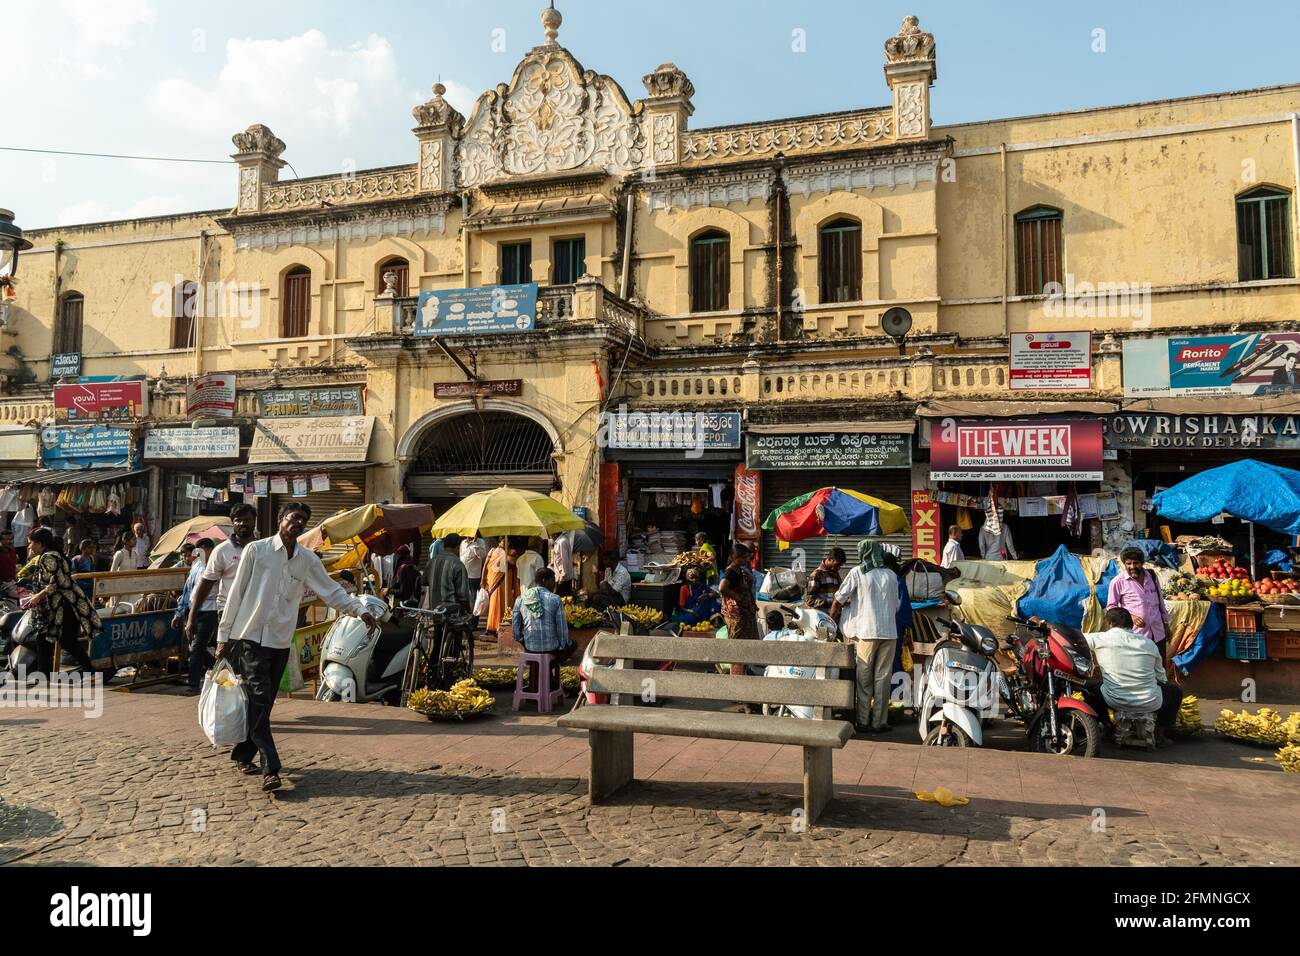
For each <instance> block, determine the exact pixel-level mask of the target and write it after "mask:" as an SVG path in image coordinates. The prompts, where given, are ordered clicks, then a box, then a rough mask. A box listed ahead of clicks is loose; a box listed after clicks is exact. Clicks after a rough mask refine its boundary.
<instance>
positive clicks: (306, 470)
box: [210, 461, 378, 475]
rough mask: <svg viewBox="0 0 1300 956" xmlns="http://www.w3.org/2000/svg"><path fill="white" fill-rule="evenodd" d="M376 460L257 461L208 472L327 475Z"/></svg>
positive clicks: (351, 469) (371, 463)
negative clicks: (254, 463) (252, 463)
mask: <svg viewBox="0 0 1300 956" xmlns="http://www.w3.org/2000/svg"><path fill="white" fill-rule="evenodd" d="M377 464H378V462H373V461H314V462H301V461H290V462H283V463H281V464H277V463H275V462H270V463H265V462H258V463H257V464H256V465H230V466H229V467H226V468H215V469H213V470H212V471H211V472H210V474H213V475H243V474H249V475H270V474H276V475H328V474H330V473H331V472H335V471H353V470H355V469H357V468H374V467H376V465H377Z"/></svg>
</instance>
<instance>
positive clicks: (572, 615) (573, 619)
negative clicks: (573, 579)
mask: <svg viewBox="0 0 1300 956" xmlns="http://www.w3.org/2000/svg"><path fill="white" fill-rule="evenodd" d="M565 601H569V599H568V598H565ZM564 619H565V620H566V621H567V622H568V623H569V627H572V628H575V629H579V630H580V629H582V628H584V627H595V626H596V625H597V624H599V623H600V622H601V621H603V620H604V619H605V615H604V614H602V613H600V611H597V610H596V609H595V608H594V607H585V606H583V605H581V604H573V603H572V602H570V603H567V604H565V605H564Z"/></svg>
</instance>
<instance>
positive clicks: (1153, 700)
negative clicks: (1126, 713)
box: [1083, 607, 1183, 744]
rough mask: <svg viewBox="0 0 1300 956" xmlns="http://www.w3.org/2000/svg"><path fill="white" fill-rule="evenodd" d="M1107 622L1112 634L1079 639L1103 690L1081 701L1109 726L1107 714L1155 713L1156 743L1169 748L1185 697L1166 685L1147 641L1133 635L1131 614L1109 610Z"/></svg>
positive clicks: (1090, 691)
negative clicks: (1096, 669)
mask: <svg viewBox="0 0 1300 956" xmlns="http://www.w3.org/2000/svg"><path fill="white" fill-rule="evenodd" d="M1106 623H1107V624H1108V625H1110V630H1108V631H1102V632H1100V633H1096V634H1085V635H1083V636H1084V639H1085V640H1086V641H1087V642H1088V646H1089V647H1090V648H1092V653H1093V655H1094V656H1095V657H1096V659H1097V666H1098V667H1099V668H1101V688H1100V689H1098V688H1089V689H1088V690H1087V691H1085V692H1084V696H1085V697H1086V698H1087V699H1088V703H1090V704H1091V705H1092V706H1093V709H1094V710H1096V711H1097V714H1098V715H1099V716H1100V717H1101V720H1102V723H1104V724H1107V725H1109V723H1110V721H1109V720H1108V719H1107V716H1108V715H1107V710H1111V709H1113V710H1115V711H1121V710H1133V711H1138V712H1139V713H1142V712H1145V713H1153V712H1154V713H1155V715H1156V742H1157V743H1162V744H1167V743H1172V741H1171V740H1170V738H1169V735H1168V732H1169V731H1170V730H1172V729H1173V726H1174V720H1175V719H1176V718H1177V717H1178V708H1179V707H1180V706H1181V705H1182V703H1183V692H1182V690H1180V689H1179V688H1177V687H1175V686H1173V685H1172V684H1170V683H1169V682H1168V679H1167V678H1166V676H1165V662H1164V658H1163V657H1162V656H1161V654H1160V649H1159V648H1158V647H1156V645H1155V644H1154V643H1152V641H1151V638H1149V637H1147V636H1146V635H1144V634H1138V633H1136V632H1134V630H1133V615H1132V614H1130V613H1129V612H1128V611H1126V610H1125V609H1124V608H1122V607H1112V608H1109V609H1108V610H1107V611H1106Z"/></svg>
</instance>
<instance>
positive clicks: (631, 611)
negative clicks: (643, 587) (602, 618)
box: [618, 604, 664, 627]
mask: <svg viewBox="0 0 1300 956" xmlns="http://www.w3.org/2000/svg"><path fill="white" fill-rule="evenodd" d="M618 612H619V613H620V614H622V615H623V616H624V617H626V618H627V619H628V620H630V621H634V622H636V623H637V624H640V625H641V626H642V627H658V626H659V625H660V624H662V623H663V622H664V616H663V612H661V611H656V610H655V609H654V608H652V607H641V606H640V605H639V604H628V605H625V606H624V607H621V608H619V609H618Z"/></svg>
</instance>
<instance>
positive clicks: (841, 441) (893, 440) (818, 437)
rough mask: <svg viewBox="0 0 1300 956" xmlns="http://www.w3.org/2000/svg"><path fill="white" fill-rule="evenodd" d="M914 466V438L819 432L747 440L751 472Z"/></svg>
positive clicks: (747, 464) (748, 463)
mask: <svg viewBox="0 0 1300 956" xmlns="http://www.w3.org/2000/svg"><path fill="white" fill-rule="evenodd" d="M911 464H912V436H911V435H897V434H857V433H850V432H818V433H814V434H797V433H792V434H786V435H747V436H746V437H745V467H746V468H749V469H751V470H752V471H790V470H794V469H805V468H807V469H828V468H907V467H909V466H911Z"/></svg>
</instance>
